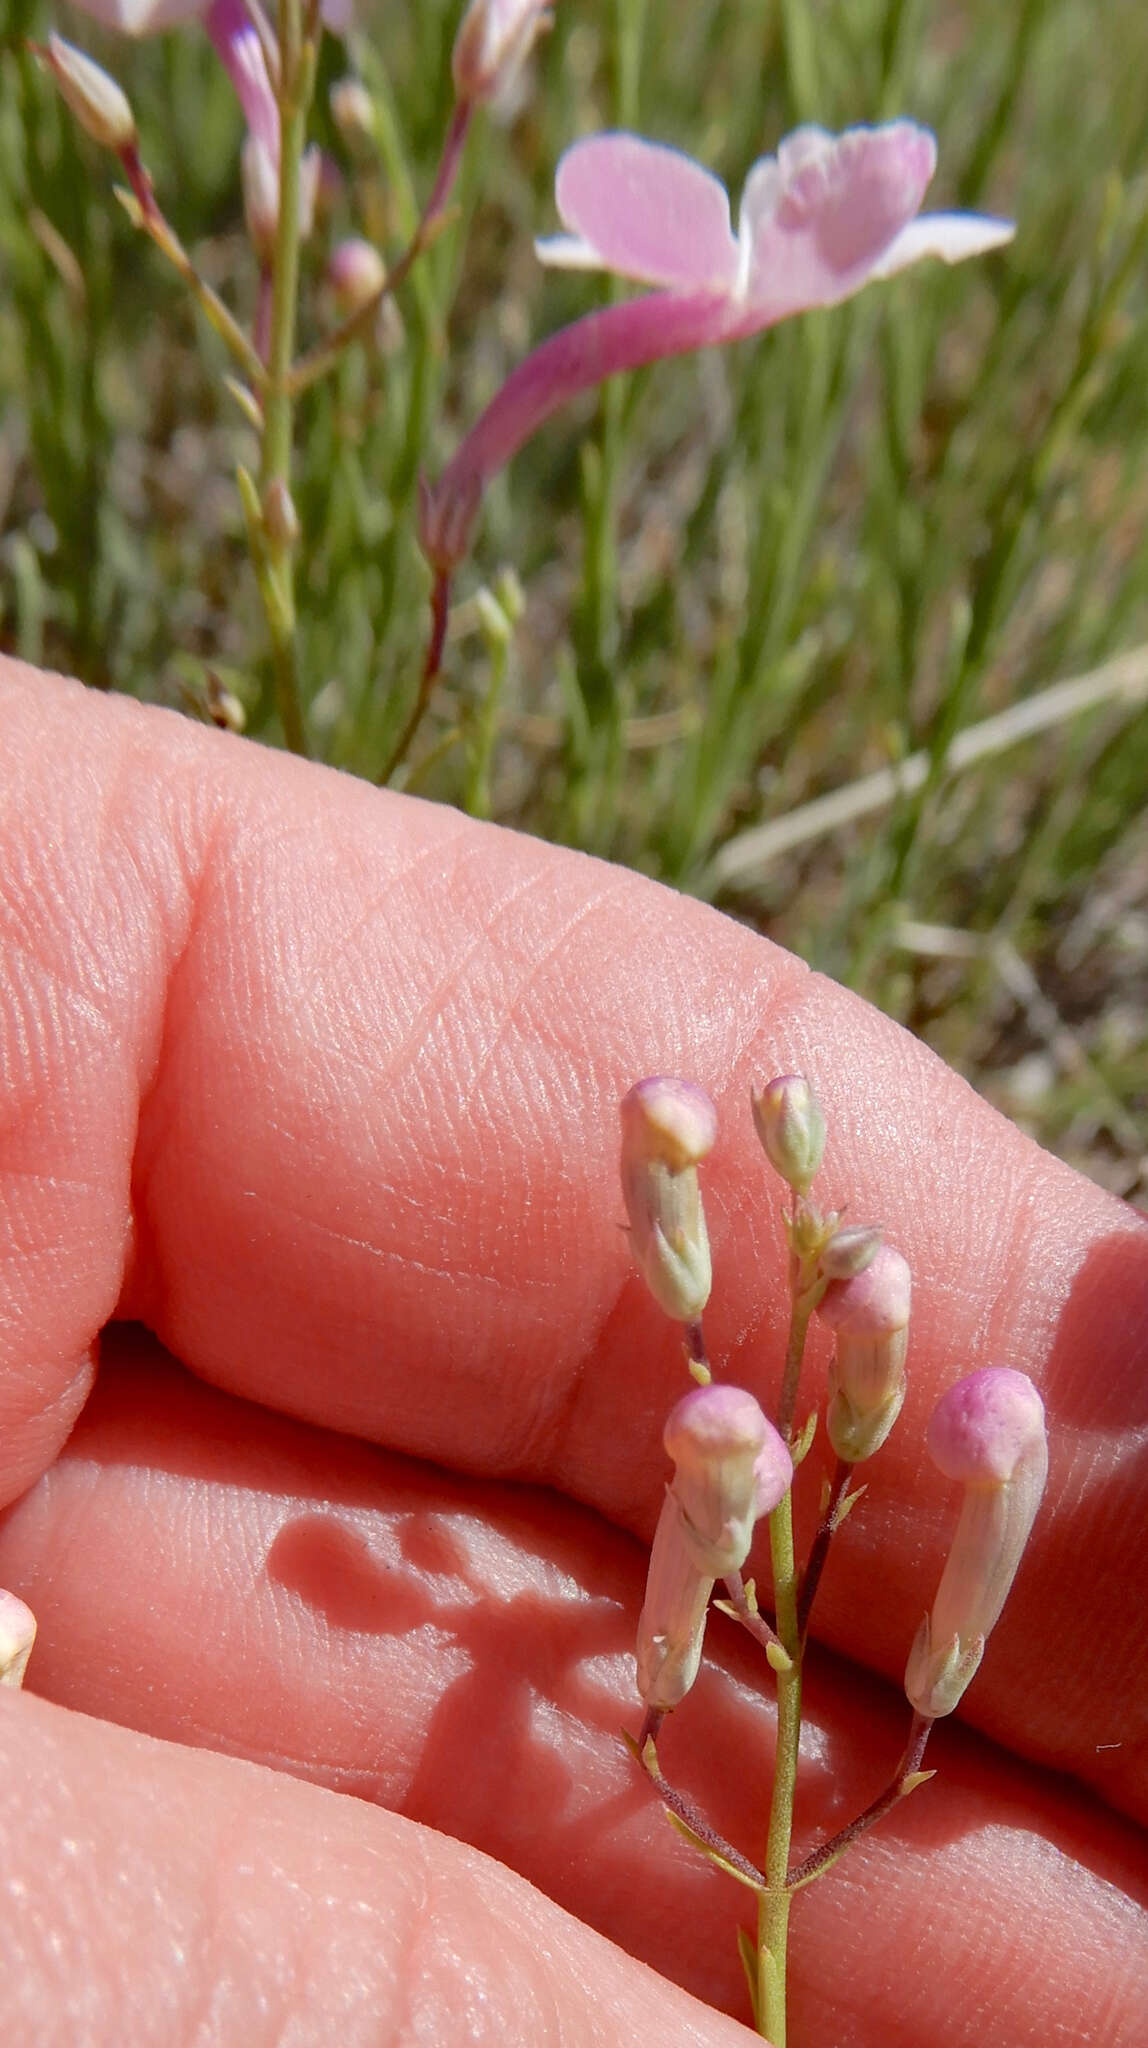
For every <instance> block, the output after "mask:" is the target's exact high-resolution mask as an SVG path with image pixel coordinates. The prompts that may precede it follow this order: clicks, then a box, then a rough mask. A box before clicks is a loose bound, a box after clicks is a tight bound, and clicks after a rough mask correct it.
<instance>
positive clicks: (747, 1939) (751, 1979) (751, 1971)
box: [737, 1927, 758, 2027]
mask: <svg viewBox="0 0 1148 2048" xmlns="http://www.w3.org/2000/svg"><path fill="white" fill-rule="evenodd" d="M737 1952H738V1954H739V1956H740V1957H741V1967H742V1969H743V1970H744V1971H745V1981H746V1984H747V1985H748V1987H749V2003H750V2008H751V2010H752V2012H753V2024H754V2026H755V2027H756V2026H757V2024H758V2010H757V1948H756V1946H755V1944H754V1940H753V1936H752V1935H751V1934H750V1933H749V1932H748V1931H747V1929H746V1928H744V1927H739V1928H738V1930H737Z"/></svg>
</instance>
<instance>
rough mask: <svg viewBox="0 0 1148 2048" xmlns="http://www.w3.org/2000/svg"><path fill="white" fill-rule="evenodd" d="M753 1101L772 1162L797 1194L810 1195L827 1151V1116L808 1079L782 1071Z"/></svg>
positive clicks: (762, 1140) (768, 1155)
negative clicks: (811, 1187)
mask: <svg viewBox="0 0 1148 2048" xmlns="http://www.w3.org/2000/svg"><path fill="white" fill-rule="evenodd" d="M751 1101H752V1104H753V1121H754V1127H755V1129H756V1131H757V1135H758V1137H759V1138H760V1139H761V1142H762V1145H763V1146H764V1148H765V1154H766V1157H767V1159H768V1160H769V1162H770V1165H771V1166H774V1167H776V1169H777V1171H778V1173H779V1174H780V1175H781V1178H782V1180H784V1181H787V1182H788V1184H789V1186H790V1187H791V1188H793V1189H794V1190H795V1192H796V1193H797V1194H799V1195H807V1194H808V1193H809V1189H810V1186H811V1184H812V1181H813V1177H814V1175H815V1173H816V1172H817V1169H818V1167H819V1166H820V1164H821V1159H822V1154H823V1153H824V1151H825V1118H824V1117H823V1116H822V1114H821V1106H820V1104H819V1103H818V1100H817V1097H816V1096H815V1094H814V1093H813V1090H812V1088H811V1087H810V1085H809V1083H808V1081H806V1080H803V1078H802V1076H801V1075H800V1074H781V1075H779V1076H778V1078H777V1079H776V1080H775V1081H770V1082H769V1083H768V1085H767V1086H766V1087H765V1088H763V1089H762V1091H761V1093H760V1095H754V1096H752V1097H751Z"/></svg>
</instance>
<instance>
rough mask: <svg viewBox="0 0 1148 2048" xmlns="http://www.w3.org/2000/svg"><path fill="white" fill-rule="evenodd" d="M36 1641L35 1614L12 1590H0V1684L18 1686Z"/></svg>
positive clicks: (22, 1680)
mask: <svg viewBox="0 0 1148 2048" xmlns="http://www.w3.org/2000/svg"><path fill="white" fill-rule="evenodd" d="M35 1640H36V1617H35V1615H34V1614H33V1612H32V1610H31V1608H30V1607H26V1606H25V1604H24V1602H23V1601H22V1600H18V1599H17V1597H16V1595H15V1593H3V1592H0V1685H11V1686H16V1687H19V1686H21V1685H23V1683H24V1673H25V1671H26V1670H27V1668H28V1659H29V1657H30V1656H31V1654H32V1645H33V1643H34V1642H35Z"/></svg>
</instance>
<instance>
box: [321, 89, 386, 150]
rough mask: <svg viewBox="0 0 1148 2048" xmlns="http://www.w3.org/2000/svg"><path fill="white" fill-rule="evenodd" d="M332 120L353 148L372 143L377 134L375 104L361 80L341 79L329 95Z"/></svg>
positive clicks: (345, 140)
mask: <svg viewBox="0 0 1148 2048" xmlns="http://www.w3.org/2000/svg"><path fill="white" fill-rule="evenodd" d="M328 104H329V105H330V108H331V119H332V120H333V122H334V123H335V126H336V128H337V129H338V131H339V133H340V135H341V136H342V137H343V140H344V142H347V143H350V144H351V146H352V147H354V146H355V145H356V144H362V143H364V142H371V141H373V139H374V134H375V103H374V101H373V100H372V98H371V95H370V93H369V92H368V91H367V88H366V86H365V85H364V84H363V82H362V80H361V79H359V78H340V79H338V80H337V81H336V83H335V84H334V85H333V86H332V87H331V91H330V94H329V95H328Z"/></svg>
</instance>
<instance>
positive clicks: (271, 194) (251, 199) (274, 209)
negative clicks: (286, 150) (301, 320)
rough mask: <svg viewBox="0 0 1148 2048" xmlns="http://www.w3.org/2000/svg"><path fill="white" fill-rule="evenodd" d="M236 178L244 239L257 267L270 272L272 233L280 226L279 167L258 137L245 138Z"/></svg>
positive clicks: (273, 248)
mask: <svg viewBox="0 0 1148 2048" xmlns="http://www.w3.org/2000/svg"><path fill="white" fill-rule="evenodd" d="M239 175H240V183H241V185H242V187H243V218H244V220H245V221H246V223H247V238H248V240H249V242H250V243H251V246H252V248H253V249H254V251H255V254H256V256H257V258H258V260H259V262H260V264H261V265H262V266H263V268H264V269H269V268H270V265H271V260H272V258H273V256H274V254H275V230H276V228H277V227H278V225H279V166H278V164H277V163H276V162H275V159H274V157H273V156H272V154H271V152H270V150H269V149H268V148H267V146H266V144H265V143H263V142H261V141H260V140H259V137H258V136H257V135H254V134H248V135H247V136H245V137H244V142H243V148H242V150H241V151H240V156H239Z"/></svg>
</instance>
